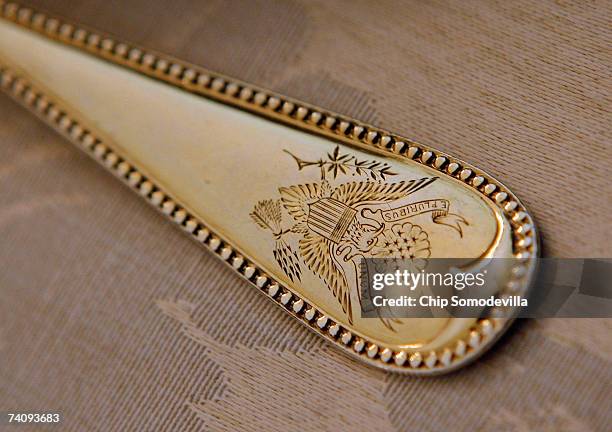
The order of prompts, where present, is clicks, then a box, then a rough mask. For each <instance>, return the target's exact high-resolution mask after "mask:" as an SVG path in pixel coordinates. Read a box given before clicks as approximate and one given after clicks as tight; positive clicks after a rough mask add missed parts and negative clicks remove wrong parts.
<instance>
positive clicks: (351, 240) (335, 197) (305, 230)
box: [250, 147, 469, 331]
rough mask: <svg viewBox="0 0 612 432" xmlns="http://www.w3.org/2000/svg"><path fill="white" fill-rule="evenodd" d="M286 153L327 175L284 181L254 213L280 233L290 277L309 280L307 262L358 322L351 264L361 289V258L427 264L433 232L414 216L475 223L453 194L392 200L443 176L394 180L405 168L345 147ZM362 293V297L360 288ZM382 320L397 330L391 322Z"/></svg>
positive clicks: (279, 250)
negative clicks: (309, 155) (458, 211)
mask: <svg viewBox="0 0 612 432" xmlns="http://www.w3.org/2000/svg"><path fill="white" fill-rule="evenodd" d="M286 152H287V153H288V154H290V155H291V156H292V157H293V159H294V160H295V162H296V163H297V165H298V170H299V171H301V170H303V169H305V168H309V167H313V168H318V169H319V170H320V173H321V181H318V182H313V183H305V184H297V185H293V186H287V187H281V188H279V189H278V192H279V194H280V199H276V200H273V199H270V200H262V201H259V202H258V203H257V204H256V205H255V207H254V208H253V211H252V212H251V214H250V215H251V217H252V218H253V220H254V221H255V222H256V223H257V225H259V226H260V227H261V228H263V229H266V230H270V231H271V232H272V234H273V236H274V239H275V245H274V250H273V254H274V258H275V260H276V262H277V263H278V265H279V266H280V268H281V269H282V270H283V272H284V273H285V274H286V275H287V276H288V277H289V279H290V280H291V281H293V282H296V281H301V279H302V275H303V273H302V271H303V270H302V265H305V266H306V267H307V268H308V269H309V270H310V271H312V272H313V273H314V274H315V275H317V276H318V277H319V278H321V279H322V281H323V282H324V284H325V285H326V286H327V287H328V289H329V290H330V292H331V293H332V295H333V296H334V297H335V299H336V300H337V301H338V303H339V305H340V307H341V308H342V311H343V312H344V313H345V314H346V316H347V317H348V321H349V323H352V322H353V310H352V304H351V288H350V285H349V283H348V281H347V274H346V267H345V266H344V265H343V264H345V263H348V262H350V263H351V264H352V266H353V267H352V268H353V270H354V275H355V278H356V281H355V287H359V273H360V272H359V268H358V259H357V258H360V257H389V258H396V259H402V260H406V259H407V260H415V262H416V261H417V260H420V262H421V263H423V262H425V261H426V259H427V258H429V256H430V243H429V239H428V235H427V233H426V232H425V231H424V230H423V229H422V228H421V227H420V226H418V225H413V224H411V223H410V222H407V219H409V218H411V217H413V216H416V215H419V214H423V213H431V216H432V221H433V222H434V223H437V224H443V225H446V226H448V227H451V228H453V229H454V230H456V231H457V233H458V234H459V235H460V236H463V231H462V225H469V224H468V223H467V221H466V220H465V219H463V218H462V217H461V216H459V215H455V214H453V213H449V206H450V203H449V201H448V200H445V199H430V200H425V201H419V202H412V203H411V204H406V205H404V206H401V207H397V208H391V207H390V206H389V203H391V202H393V201H397V200H401V199H403V198H405V197H407V196H408V195H410V194H413V193H415V192H417V191H419V190H421V189H423V188H425V187H427V186H428V185H430V184H432V183H433V182H434V181H436V180H437V179H438V177H423V178H420V179H412V180H402V181H398V182H394V183H391V182H387V181H385V180H386V177H387V176H395V175H397V174H396V173H395V172H393V171H391V167H390V166H389V165H388V164H385V163H381V162H376V161H367V160H361V159H357V158H356V157H355V156H351V155H347V154H341V153H340V152H339V147H336V148H335V150H334V151H333V152H331V153H329V154H327V158H326V159H324V158H321V159H319V160H316V161H307V160H303V159H301V158H299V157H297V156H295V155H293V154H291V153H290V152H288V151H286ZM339 175H352V176H364V177H366V178H367V180H362V181H351V182H348V183H342V184H339V185H337V186H335V187H333V186H332V185H331V184H330V183H329V181H328V180H327V178H326V177H328V176H331V177H333V179H336V178H337V177H338V176H339ZM385 204H386V206H385ZM383 207H384V210H383ZM283 210H284V211H285V212H287V213H288V214H289V216H290V217H291V218H292V220H293V225H292V226H291V227H290V228H283V224H282V217H283V213H284V211H283ZM290 235H293V236H299V240H297V249H298V250H297V251H296V250H295V249H294V247H292V244H293V245H295V244H296V242H295V241H294V240H290V241H286V240H285V238H286V237H287V236H290ZM423 266H424V264H423ZM417 267H418V265H417ZM349 268H350V266H349ZM422 268H423V267H421V268H420V269H422ZM357 295H358V299H359V301H360V302H361V292H360V290H359V289H357ZM380 319H381V321H382V322H383V324H384V325H385V326H387V327H388V328H389V329H391V330H392V331H394V329H393V328H392V326H391V324H390V322H389V320H387V319H383V318H380Z"/></svg>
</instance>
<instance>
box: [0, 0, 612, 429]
mask: <svg viewBox="0 0 612 432" xmlns="http://www.w3.org/2000/svg"><path fill="white" fill-rule="evenodd" d="M31 4H32V5H33V6H36V7H41V8H43V9H45V10H48V11H49V12H52V13H58V14H61V15H64V16H66V17H68V18H70V19H72V20H75V21H78V22H80V23H83V24H87V25H90V26H92V27H95V28H99V29H100V30H103V31H107V32H111V33H115V34H117V35H118V36H119V37H121V38H124V39H127V40H131V41H133V42H136V43H140V44H142V45H145V46H147V47H150V48H154V49H157V50H160V51H164V52H167V53H169V54H172V55H174V56H175V57H179V58H181V59H185V60H187V61H191V62H193V63H195V64H198V65H201V66H204V67H209V68H211V69H214V70H217V71H220V72H224V73H226V74H229V75H232V76H235V77H237V78H240V79H243V80H246V81H251V82H253V83H255V84H258V85H261V86H263V87H267V88H271V89H273V90H276V91H279V92H282V93H285V94H287V95H289V96H293V97H296V98H299V99H302V100H305V101H307V102H310V103H314V104H317V105H320V106H323V107H325V108H328V109H332V110H335V111H339V112H342V113H343V114H347V115H350V116H354V117H356V118H359V119H362V120H365V121H368V122H371V123H375V124H377V125H380V126H382V127H385V128H388V129H390V130H392V131H395V132H398V133H401V134H405V135H408V136H411V137H414V138H415V139H416V140H417V141H420V142H423V143H424V144H430V145H433V146H435V147H437V148H439V149H441V150H443V151H447V152H449V153H452V154H454V155H456V156H458V157H461V158H463V159H465V160H468V161H470V162H473V163H475V164H477V165H478V166H479V167H482V168H483V169H485V170H487V171H488V172H490V173H491V174H493V175H494V176H496V177H498V178H500V179H502V181H504V182H505V183H507V185H508V186H509V187H511V188H512V190H514V191H516V193H517V194H518V195H519V196H520V197H521V198H522V199H523V200H524V202H525V204H526V205H527V206H528V208H529V209H530V210H531V211H532V212H533V214H534V215H535V217H536V219H537V222H538V224H539V227H540V229H541V233H542V238H543V247H544V251H545V252H544V253H545V255H547V256H563V257H610V256H612V246H611V245H610V242H609V235H607V229H609V225H610V224H609V216H608V215H609V214H610V213H611V212H612V199H610V198H612V194H611V190H610V186H609V178H610V176H611V175H612V171H611V169H610V166H611V165H612V164H611V162H612V153H611V151H612V150H611V145H610V141H611V140H610V127H609V124H610V100H609V88H610V79H609V78H610V77H609V72H608V66H609V64H610V61H611V60H612V58H611V56H610V51H609V49H607V44H608V43H609V40H610V37H611V36H612V34H611V33H612V32H611V30H610V29H611V28H612V27H611V26H610V21H611V20H610V18H611V13H610V7H609V3H608V4H606V2H604V1H601V2H590V1H589V2H585V1H580V2H571V1H557V2H545V1H542V2H531V1H512V2H507V1H499V2H491V1H469V2H442V1H438V2H407V3H401V4H395V3H387V2H383V3H381V2H350V3H348V2H346V3H345V2H294V1H282V2H281V1H278V2H276V1H273V2H268V1H266V2H264V1H261V2H260V1H244V2H236V1H229V2H228V1H211V2H206V3H205V4H201V2H196V1H187V0H180V1H174V2H164V1H150V0H147V1H145V0H132V1H127V2H126V1H100V0H84V1H81V2H80V3H79V4H74V2H69V1H60V0H55V1H44V0H37V1H33V2H31ZM0 185H1V187H0V201H1V202H2V203H3V205H2V206H1V207H0V295H1V297H0V298H1V300H0V411H2V410H20V411H26V410H36V411H40V410H48V411H56V410H57V411H60V412H62V414H63V416H64V423H63V425H62V426H61V427H60V428H61V430H70V431H80V430H108V431H111V430H112V431H115V430H117V431H119V430H120V431H128V430H221V431H234V430H247V429H250V430H270V431H287V430H290V431H293V430H303V429H309V430H325V431H342V430H347V431H354V430H378V431H403V430H408V429H410V430H419V431H442V430H470V431H473V430H476V431H488V430H496V431H531V430H538V431H559V430H571V431H582V430H595V431H603V430H606V425H609V424H612V418H611V417H612V416H611V414H610V413H612V404H611V402H610V398H609V394H610V389H611V388H612V372H611V370H612V369H611V367H610V366H611V362H612V341H611V340H610V331H611V330H612V321H610V320H585V319H582V320H578V319H576V320H568V319H564V320H560V319H551V320H543V321H523V322H519V323H517V325H515V326H514V328H513V329H512V330H511V332H510V334H508V335H507V336H506V337H505V338H504V339H503V340H502V341H501V342H500V343H499V344H498V345H496V347H495V348H494V349H493V350H492V351H491V352H490V353H488V354H486V355H485V356H484V357H483V358H482V359H480V360H479V361H478V362H477V363H476V364H475V365H473V366H471V367H468V368H466V369H464V370H461V371H459V372H457V373H454V374H451V375H447V376H443V377H437V378H427V379H417V378H412V377H406V376H400V375H394V374H388V373H385V372H382V371H379V370H376V369H373V368H369V367H366V366H364V365H361V364H359V363H357V362H355V361H353V360H351V359H349V358H347V357H345V356H344V355H342V354H340V353H339V352H336V350H335V349H333V348H331V347H330V346H329V345H328V344H327V343H325V342H324V341H322V340H320V338H318V337H317V336H316V335H314V334H311V333H310V332H308V331H307V330H305V329H304V328H303V327H302V326H300V325H299V324H298V323H297V322H294V320H293V319H291V318H290V317H288V316H287V315H286V314H284V313H283V312H281V311H280V310H279V309H278V308H276V307H275V306H274V305H273V304H272V303H270V302H269V301H268V300H266V299H265V298H264V297H263V296H261V295H260V294H258V293H257V291H256V290H254V289H252V288H251V287H249V286H248V285H247V284H246V283H245V282H243V281H242V280H240V279H238V278H237V277H236V276H235V275H234V274H233V273H232V272H231V271H230V270H229V269H227V268H226V267H225V266H224V265H223V264H222V263H220V262H219V261H218V260H217V259H216V258H215V257H213V256H212V255H211V254H208V253H207V252H205V251H204V250H203V249H201V248H200V247H199V246H198V245H196V244H195V243H194V242H192V241H190V240H189V238H187V237H186V236H185V235H183V234H182V233H181V232H180V231H179V230H178V229H176V228H175V227H174V226H172V225H171V224H170V223H168V222H166V221H165V220H164V219H163V218H162V217H161V216H160V215H159V214H157V213H156V212H155V211H154V210H153V209H151V208H150V207H148V206H147V205H146V203H145V202H144V201H142V200H141V199H139V198H138V197H137V196H135V195H134V194H133V193H132V192H131V191H129V190H128V188H127V187H125V186H123V185H122V184H120V182H118V181H117V180H116V179H114V178H113V177H112V176H111V175H109V174H107V173H106V172H105V171H104V170H103V169H102V168H100V167H98V166H97V165H96V164H95V163H94V162H92V161H90V160H88V159H87V157H86V156H84V155H83V154H81V153H79V151H78V150H77V149H76V148H73V147H72V146H71V145H70V144H69V143H67V142H66V141H65V140H64V139H63V138H61V137H59V136H57V135H56V134H55V133H53V132H52V131H51V130H50V129H48V128H47V127H46V126H45V125H43V124H42V123H40V122H39V121H38V120H36V119H35V118H34V117H33V116H31V115H30V114H29V113H27V112H26V111H25V110H23V109H22V108H20V107H19V106H17V105H16V104H15V103H14V102H12V101H10V100H9V99H8V98H6V97H4V96H1V97H0ZM21 430H27V428H25V427H24V428H22V429H21Z"/></svg>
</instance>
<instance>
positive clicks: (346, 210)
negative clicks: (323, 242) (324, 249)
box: [306, 198, 357, 243]
mask: <svg viewBox="0 0 612 432" xmlns="http://www.w3.org/2000/svg"><path fill="white" fill-rule="evenodd" d="M356 214H357V210H355V209H353V208H351V207H349V206H347V205H346V204H344V203H341V202H340V201H338V200H335V199H333V198H321V199H320V200H318V201H316V202H314V203H312V204H309V205H308V220H307V221H306V223H307V224H308V228H310V229H311V230H312V231H314V232H315V233H317V234H319V235H320V236H322V237H325V238H326V239H328V240H331V241H332V242H334V243H338V242H339V241H340V239H341V238H342V236H343V235H344V233H346V230H347V229H348V228H349V226H350V225H351V222H352V221H353V219H355V216H356Z"/></svg>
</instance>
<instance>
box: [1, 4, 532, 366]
mask: <svg viewBox="0 0 612 432" xmlns="http://www.w3.org/2000/svg"><path fill="white" fill-rule="evenodd" d="M0 17H2V18H4V19H7V20H9V21H13V22H15V23H17V24H19V25H21V26H23V27H26V28H29V29H31V30H34V31H36V32H38V33H41V34H43V35H45V36H47V37H49V38H51V39H55V40H58V41H60V42H62V43H65V44H68V45H71V46H75V47H78V48H80V49H83V50H85V51H87V52H89V53H91V54H94V55H96V56H98V57H102V58H104V59H106V60H110V61H112V62H113V63H118V64H121V65H123V66H127V67H128V68H129V69H132V70H135V71H138V72H140V73H143V74H145V75H147V76H149V77H153V78H156V79H159V80H162V81H165V82H167V83H171V84H173V85H175V86H177V87H180V88H182V89H185V90H187V91H190V92H192V93H196V94H200V95H203V96H205V97H208V98H211V99H214V100H218V101H221V102H224V103H227V104H230V105H233V106H235V107H239V108H242V109H246V110H248V111H250V112H252V113H255V114H258V115H262V116H264V117H267V118H272V119H274V120H279V121H281V122H283V123H285V124H289V125H292V126H297V127H299V128H300V129H303V130H308V131H311V132H315V133H316V134H318V135H323V136H325V137H328V138H331V139H333V140H336V141H341V142H344V143H346V144H349V145H352V146H357V147H365V148H376V149H378V150H382V151H386V152H388V153H391V154H394V155H397V156H402V157H403V158H405V159H408V160H411V161H413V162H416V163H420V164H422V165H426V166H428V167H430V168H433V169H435V170H436V171H438V172H441V173H443V174H445V175H447V176H450V177H453V178H455V179H457V180H460V181H462V182H463V183H464V184H466V185H468V186H471V187H472V188H473V189H475V190H477V191H478V192H479V193H481V194H482V195H483V196H485V197H486V198H487V199H489V200H490V201H492V202H493V203H494V204H495V205H496V206H498V207H499V208H501V210H502V211H503V213H504V215H505V217H506V218H507V219H508V221H509V222H510V226H511V228H512V237H513V254H514V257H515V258H517V262H518V263H519V264H518V265H517V266H515V268H514V269H513V275H514V276H513V277H514V279H513V280H511V281H510V282H509V284H508V286H507V287H506V290H505V291H504V293H502V295H512V294H515V293H517V292H521V291H523V290H524V288H525V283H524V282H525V281H528V280H530V278H531V275H532V273H533V272H534V270H535V268H534V267H535V265H534V258H535V257H536V256H537V255H538V240H537V239H538V237H537V232H536V229H535V226H534V224H533V220H532V218H531V216H530V215H529V213H528V212H527V210H526V209H525V207H524V206H523V205H522V204H521V203H520V201H519V200H518V199H517V198H516V197H514V195H513V194H512V193H511V192H510V191H509V190H508V189H507V188H506V187H505V186H504V185H503V184H501V183H499V182H497V181H496V180H494V179H493V178H491V177H490V176H488V175H487V174H486V173H484V172H482V171H479V170H477V169H475V168H474V167H472V166H471V165H469V164H466V163H464V162H463V161H460V160H457V159H455V158H453V157H451V156H449V155H447V154H445V153H442V152H438V151H436V150H434V149H431V148H428V147H426V146H423V145H421V144H417V143H415V142H413V141H412V140H409V139H406V138H404V137H400V136H398V135H395V134H392V133H390V132H388V131H385V130H382V129H379V128H376V127H373V126H370V125H367V124H365V123H362V122H359V121H357V120H354V119H350V118H347V117H343V116H340V115H338V114H336V113H332V112H329V111H326V110H323V109H320V108H317V107H315V106H312V105H308V104H304V103H302V102H299V101H296V100H293V99H290V98H286V97H284V96H281V95H278V94H276V93H273V92H270V91H267V90H264V89H260V88H258V87H255V86H252V85H250V84H247V83H244V82H241V81H238V80H234V79H231V78H228V77H226V76H223V75H220V74H215V73H212V72H210V71H207V70H205V69H202V68H199V67H195V66H192V65H189V64H187V63H185V62H181V61H179V60H175V59H172V58H170V57H168V56H165V55H163V54H159V53H153V52H151V51H147V50H144V49H142V48H140V47H136V46H133V45H129V44H127V43H124V42H117V41H115V40H113V39H111V38H109V37H106V36H104V35H102V34H101V33H99V32H96V31H91V30H89V29H85V28H82V27H77V26H75V25H72V24H69V23H67V22H65V21H63V20H60V19H58V18H55V17H50V16H47V15H45V14H43V13H40V12H35V11H33V10H32V9H30V8H26V7H22V6H20V5H17V4H16V3H5V2H4V1H3V0H0ZM0 84H1V87H2V89H3V90H4V91H5V92H6V93H8V94H9V95H10V96H12V97H13V98H15V99H16V100H18V101H19V102H20V103H21V104H22V105H24V106H26V107H27V108H29V109H30V110H32V111H34V112H35V113H36V114H37V115H38V116H39V117H40V118H41V119H43V120H44V121H45V122H46V123H48V124H49V125H51V126H52V127H53V128H54V129H56V130H57V131H59V132H60V133H61V134H62V135H64V136H65V137H67V138H68V139H69V140H70V141H72V142H73V143H75V144H77V145H79V147H80V148H81V149H83V150H84V151H86V153H88V154H89V155H90V156H92V157H93V158H94V159H96V160H97V161H98V162H100V163H101V164H103V165H104V166H105V167H106V168H107V169H108V170H110V171H111V172H113V173H114V174H115V175H116V176H117V177H119V178H120V179H121V180H123V181H124V183H126V184H127V185H128V186H130V187H131V188H132V189H134V190H136V191H137V192H139V193H140V194H141V195H142V196H143V197H145V198H146V199H147V200H148V201H149V202H150V203H151V204H152V205H153V206H155V207H156V208H157V209H158V210H160V211H161V212H162V213H163V214H165V215H166V216H167V217H168V218H170V219H171V220H172V221H173V222H175V223H177V224H178V225H180V226H181V228H182V229H183V230H184V231H186V232H187V233H189V234H190V235H191V236H192V237H193V238H194V239H195V240H196V241H198V242H199V243H201V244H203V245H205V246H207V247H208V249H210V250H211V251H212V252H214V253H215V254H216V255H217V256H219V257H220V258H221V259H222V260H223V261H225V262H226V263H227V264H229V265H230V266H231V267H232V268H233V269H234V270H235V271H236V272H238V274H240V275H241V276H242V277H244V278H245V279H247V280H248V281H249V282H251V283H252V284H254V285H255V286H256V287H257V288H258V289H259V290H260V291H262V292H263V293H264V294H266V295H267V296H268V297H269V298H271V299H272V300H273V301H274V302H275V303H276V304H277V305H279V306H281V307H282V308H283V309H284V310H285V311H286V312H288V313H289V314H291V315H293V316H294V317H296V318H298V320H299V321H300V322H302V323H303V324H305V325H306V326H307V327H309V328H310V329H312V330H314V331H315V332H317V333H318V334H320V335H322V336H324V337H325V338H326V339H328V340H331V341H332V342H333V343H334V344H335V345H336V346H339V347H341V348H343V350H344V351H345V352H348V353H350V354H352V355H353V356H356V357H359V358H360V359H361V360H364V361H366V362H368V363H370V364H373V365H375V366H378V367H382V368H385V369H388V370H392V371H398V372H405V373H412V374H433V373H440V372H446V371H450V370H453V369H456V368H458V367H460V366H461V365H463V364H464V363H466V362H467V361H470V360H472V359H474V358H475V357H476V356H477V355H478V354H480V353H482V352H484V351H485V348H486V347H487V346H489V345H490V344H492V343H493V342H494V340H495V339H497V337H499V336H500V335H501V333H502V331H503V330H504V329H505V328H506V327H507V326H508V325H509V324H510V321H511V320H509V319H506V318H490V319H489V318H487V319H480V320H478V321H477V323H476V324H475V325H474V326H473V327H472V328H471V329H470V331H469V333H468V336H467V338H462V339H459V340H457V341H455V342H453V344H452V345H451V346H447V347H445V348H444V349H442V350H438V351H428V352H408V351H404V350H393V349H391V348H388V347H384V346H379V345H377V344H374V343H372V342H370V341H368V340H367V339H366V338H364V337H361V336H360V335H353V334H352V333H351V332H350V331H349V330H348V329H346V328H344V326H342V325H341V324H339V323H337V322H335V321H334V320H333V319H332V318H330V317H328V316H326V315H324V314H323V313H322V312H321V311H319V310H318V309H317V308H316V307H315V306H312V305H309V304H308V303H306V301H305V300H304V299H302V298H301V297H300V296H299V295H298V294H296V293H294V292H292V291H291V290H289V289H288V288H286V287H284V286H282V285H281V284H279V283H278V282H277V281H275V280H274V279H273V278H271V277H270V276H268V275H267V274H265V273H264V272H263V271H262V270H261V269H259V268H258V266H257V265H256V264H254V263H252V262H251V261H250V260H248V259H247V258H246V257H244V256H243V255H242V254H241V253H240V251H239V250H238V249H237V248H236V247H234V246H233V245H232V244H230V243H229V242H227V241H226V240H225V239H223V238H222V236H220V235H217V234H216V233H214V232H213V231H212V230H210V229H209V228H207V227H206V225H205V224H204V223H203V222H202V221H199V220H198V219H197V218H195V217H194V216H193V215H191V214H190V213H189V212H188V211H187V210H185V209H183V208H182V207H181V206H180V205H179V204H177V202H176V201H175V200H173V199H172V198H171V197H170V196H169V195H168V194H166V193H165V192H164V191H163V190H162V189H161V188H159V187H158V186H157V185H156V184H155V181H154V180H153V179H149V178H147V177H146V176H145V175H143V174H142V173H141V172H140V171H139V169H138V168H136V167H134V166H133V165H132V164H131V163H129V161H127V160H125V158H123V157H122V156H121V155H119V154H118V153H117V152H115V151H114V150H113V149H111V148H110V147H109V143H105V142H103V140H102V139H101V138H100V137H98V136H96V134H95V133H94V132H93V131H90V130H88V129H87V128H86V127H85V125H83V124H81V122H80V121H79V120H77V119H75V118H74V117H73V116H72V115H71V114H70V113H68V112H67V110H66V109H65V108H64V107H61V106H60V105H59V104H58V103H56V102H54V101H52V100H50V99H49V97H48V96H47V95H45V94H44V93H43V92H42V91H40V90H39V89H36V88H35V87H34V86H33V85H32V84H31V83H29V82H28V81H27V80H26V79H24V78H20V77H17V76H16V74H15V72H14V71H10V70H9V69H7V68H2V65H0Z"/></svg>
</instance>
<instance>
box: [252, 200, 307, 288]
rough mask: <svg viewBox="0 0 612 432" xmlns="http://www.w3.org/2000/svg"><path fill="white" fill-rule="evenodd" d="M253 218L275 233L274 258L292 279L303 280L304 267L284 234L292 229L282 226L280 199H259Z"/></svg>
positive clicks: (258, 223)
mask: <svg viewBox="0 0 612 432" xmlns="http://www.w3.org/2000/svg"><path fill="white" fill-rule="evenodd" d="M250 215H251V217H252V218H253V220H254V221H255V222H256V223H257V225H259V226H260V227H261V228H263V229H269V230H270V231H272V234H273V235H274V239H275V240H276V244H275V246H274V258H275V259H276V262H278V265H280V267H281V268H282V269H283V271H284V272H285V273H286V274H287V276H289V279H291V281H293V282H294V281H295V280H301V277H302V268H301V267H300V263H299V258H298V255H297V253H296V252H295V251H294V250H293V249H292V248H291V246H290V245H288V244H287V242H285V240H284V239H283V236H284V235H285V234H287V233H288V232H290V230H283V229H282V227H281V222H282V211H281V203H280V200H263V201H259V202H258V203H257V204H256V205H255V207H254V208H253V211H252V212H251V214H250Z"/></svg>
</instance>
